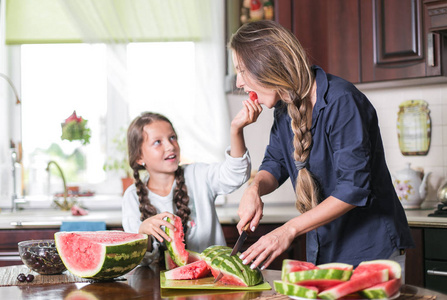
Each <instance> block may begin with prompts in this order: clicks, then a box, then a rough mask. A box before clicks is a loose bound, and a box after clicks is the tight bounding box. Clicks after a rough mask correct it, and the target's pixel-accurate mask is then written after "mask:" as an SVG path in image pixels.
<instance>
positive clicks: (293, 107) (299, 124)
mask: <svg viewBox="0 0 447 300" xmlns="http://www.w3.org/2000/svg"><path fill="white" fill-rule="evenodd" d="M309 101H310V100H309V99H303V100H300V99H298V98H295V100H294V101H292V103H289V104H288V106H287V110H288V113H289V115H290V117H291V119H292V121H291V127H292V130H293V132H294V138H293V146H294V148H295V152H294V153H293V156H294V159H295V160H296V161H300V162H305V161H306V160H307V159H308V158H309V154H310V148H311V145H312V134H311V132H310V129H309V127H308V120H307V116H308V114H307V112H308V108H309V107H308V105H306V103H308V102H309ZM295 194H296V203H295V206H296V208H297V209H298V211H300V212H301V213H304V212H306V211H308V210H310V209H311V208H313V207H315V206H317V204H318V197H317V195H318V191H317V187H316V184H315V181H314V179H313V178H312V174H311V173H310V172H309V171H308V170H307V168H303V169H301V170H299V171H298V177H297V179H296V184H295Z"/></svg>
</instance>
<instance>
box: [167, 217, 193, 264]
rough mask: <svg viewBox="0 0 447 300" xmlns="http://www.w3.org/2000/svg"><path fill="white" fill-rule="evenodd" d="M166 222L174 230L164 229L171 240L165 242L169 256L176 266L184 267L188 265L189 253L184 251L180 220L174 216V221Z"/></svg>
mask: <svg viewBox="0 0 447 300" xmlns="http://www.w3.org/2000/svg"><path fill="white" fill-rule="evenodd" d="M167 221H168V222H170V223H171V224H174V226H175V229H176V230H170V229H169V228H167V227H165V232H166V234H167V235H168V236H169V237H170V238H171V240H172V241H171V242H168V241H166V247H167V248H168V251H169V255H170V256H171V258H172V260H173V261H174V263H175V264H176V265H177V266H184V265H186V264H187V263H188V256H189V253H188V251H186V249H185V242H184V241H185V234H184V232H183V225H182V219H181V218H180V217H178V216H175V219H174V220H171V219H170V218H167Z"/></svg>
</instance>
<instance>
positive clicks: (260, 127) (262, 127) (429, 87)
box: [227, 81, 447, 208]
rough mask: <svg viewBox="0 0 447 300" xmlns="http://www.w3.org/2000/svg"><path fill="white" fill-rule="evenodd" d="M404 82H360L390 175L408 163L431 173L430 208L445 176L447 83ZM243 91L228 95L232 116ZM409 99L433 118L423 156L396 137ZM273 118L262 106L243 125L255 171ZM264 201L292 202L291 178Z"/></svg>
mask: <svg viewBox="0 0 447 300" xmlns="http://www.w3.org/2000/svg"><path fill="white" fill-rule="evenodd" d="M409 83H413V82H408V81H407V82H406V85H407V86H402V85H400V87H392V86H391V85H396V84H399V83H391V84H388V85H389V86H388V87H384V85H382V86H380V85H379V86H378V85H376V84H369V85H367V84H365V85H359V86H358V88H359V89H360V90H361V91H362V92H364V93H365V94H366V95H367V96H368V98H369V99H370V101H371V102H372V103H373V105H374V106H375V108H376V110H377V113H378V117H379V125H380V129H381V132H382V139H383V143H384V147H385V155H386V160H387V163H388V167H389V169H390V172H391V173H392V174H393V173H395V172H396V171H398V170H401V169H403V168H404V167H405V166H406V163H407V162H409V163H411V166H412V167H413V168H423V169H424V171H425V172H431V174H430V176H429V177H428V195H427V198H426V201H425V202H424V203H423V204H422V207H423V208H432V207H435V206H436V204H437V200H436V191H437V189H438V187H439V186H440V184H441V183H442V182H443V180H444V179H445V178H447V84H446V83H435V84H427V83H426V82H424V81H422V82H421V81H416V82H414V83H415V84H412V85H408V84H409ZM246 98H247V95H246V94H245V93H239V94H236V93H234V94H228V96H227V99H228V102H229V106H230V114H231V116H234V115H235V114H236V113H237V112H238V111H239V109H241V107H242V106H241V105H242V104H241V101H242V100H244V99H246ZM412 99H415V100H416V99H421V100H425V101H427V102H428V104H429V109H430V112H431V113H430V116H431V121H432V138H431V146H430V151H429V152H428V154H427V155H426V156H403V155H402V154H401V152H400V149H399V145H398V140H397V129H396V121H397V112H398V106H399V104H400V103H401V102H403V101H406V100H412ZM272 121H273V110H269V109H268V108H264V111H263V113H262V114H261V116H260V117H259V119H258V121H257V122H256V123H255V124H251V125H249V126H248V127H246V128H245V131H244V133H245V138H246V143H247V147H248V149H249V151H250V154H251V157H252V162H253V164H252V166H253V170H257V168H258V167H259V165H260V163H261V161H262V157H263V154H264V150H265V146H266V145H267V143H268V139H269V132H270V126H271V124H272ZM246 185H247V184H245V185H244V186H243V187H241V188H240V189H239V190H237V191H236V192H234V193H233V194H231V195H229V196H227V203H229V204H237V203H239V199H240V198H241V197H242V194H243V191H244V190H245V187H246ZM263 201H264V203H272V204H273V203H294V192H293V188H292V184H291V182H290V181H287V182H286V183H284V184H283V185H282V186H281V187H280V188H279V189H278V190H277V191H275V192H274V193H272V194H270V195H267V196H265V197H263Z"/></svg>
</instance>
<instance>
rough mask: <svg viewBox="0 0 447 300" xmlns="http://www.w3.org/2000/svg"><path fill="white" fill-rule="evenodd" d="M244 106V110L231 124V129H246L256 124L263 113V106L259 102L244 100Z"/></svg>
mask: <svg viewBox="0 0 447 300" xmlns="http://www.w3.org/2000/svg"><path fill="white" fill-rule="evenodd" d="M242 104H243V107H242V109H241V110H240V111H239V112H238V114H237V115H236V116H235V117H234V118H233V121H232V122H231V127H233V128H236V129H241V128H244V127H245V126H247V125H249V124H251V123H254V122H256V120H257V119H258V117H259V115H260V114H261V112H262V106H261V105H260V104H259V102H258V100H255V101H252V100H244V101H243V102H242Z"/></svg>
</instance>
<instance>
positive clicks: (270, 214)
mask: <svg viewBox="0 0 447 300" xmlns="http://www.w3.org/2000/svg"><path fill="white" fill-rule="evenodd" d="M237 209H238V206H237V205H225V206H220V207H217V214H218V216H219V221H220V223H221V224H226V225H228V224H236V223H237V222H238V221H239V217H238V215H237ZM434 210H435V209H434V208H433V209H421V210H405V213H406V215H407V220H408V223H409V225H410V226H411V227H435V228H447V217H429V216H428V214H430V213H432V212H433V211H434ZM297 215H298V212H297V210H296V209H295V207H294V206H293V205H292V204H275V205H273V204H269V205H266V206H265V207H264V216H263V218H262V220H261V223H262V224H281V223H285V222H287V221H288V220H290V219H292V218H293V217H295V216H297ZM63 221H105V222H106V225H107V226H108V227H120V226H121V210H120V208H118V207H115V208H104V209H100V208H99V207H94V209H90V210H89V213H88V215H86V216H73V215H72V214H71V212H70V211H61V210H56V209H51V208H33V209H25V210H20V211H17V212H14V213H12V212H9V210H3V211H2V212H1V213H0V229H23V228H58V227H60V225H61V224H62V222H63Z"/></svg>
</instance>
